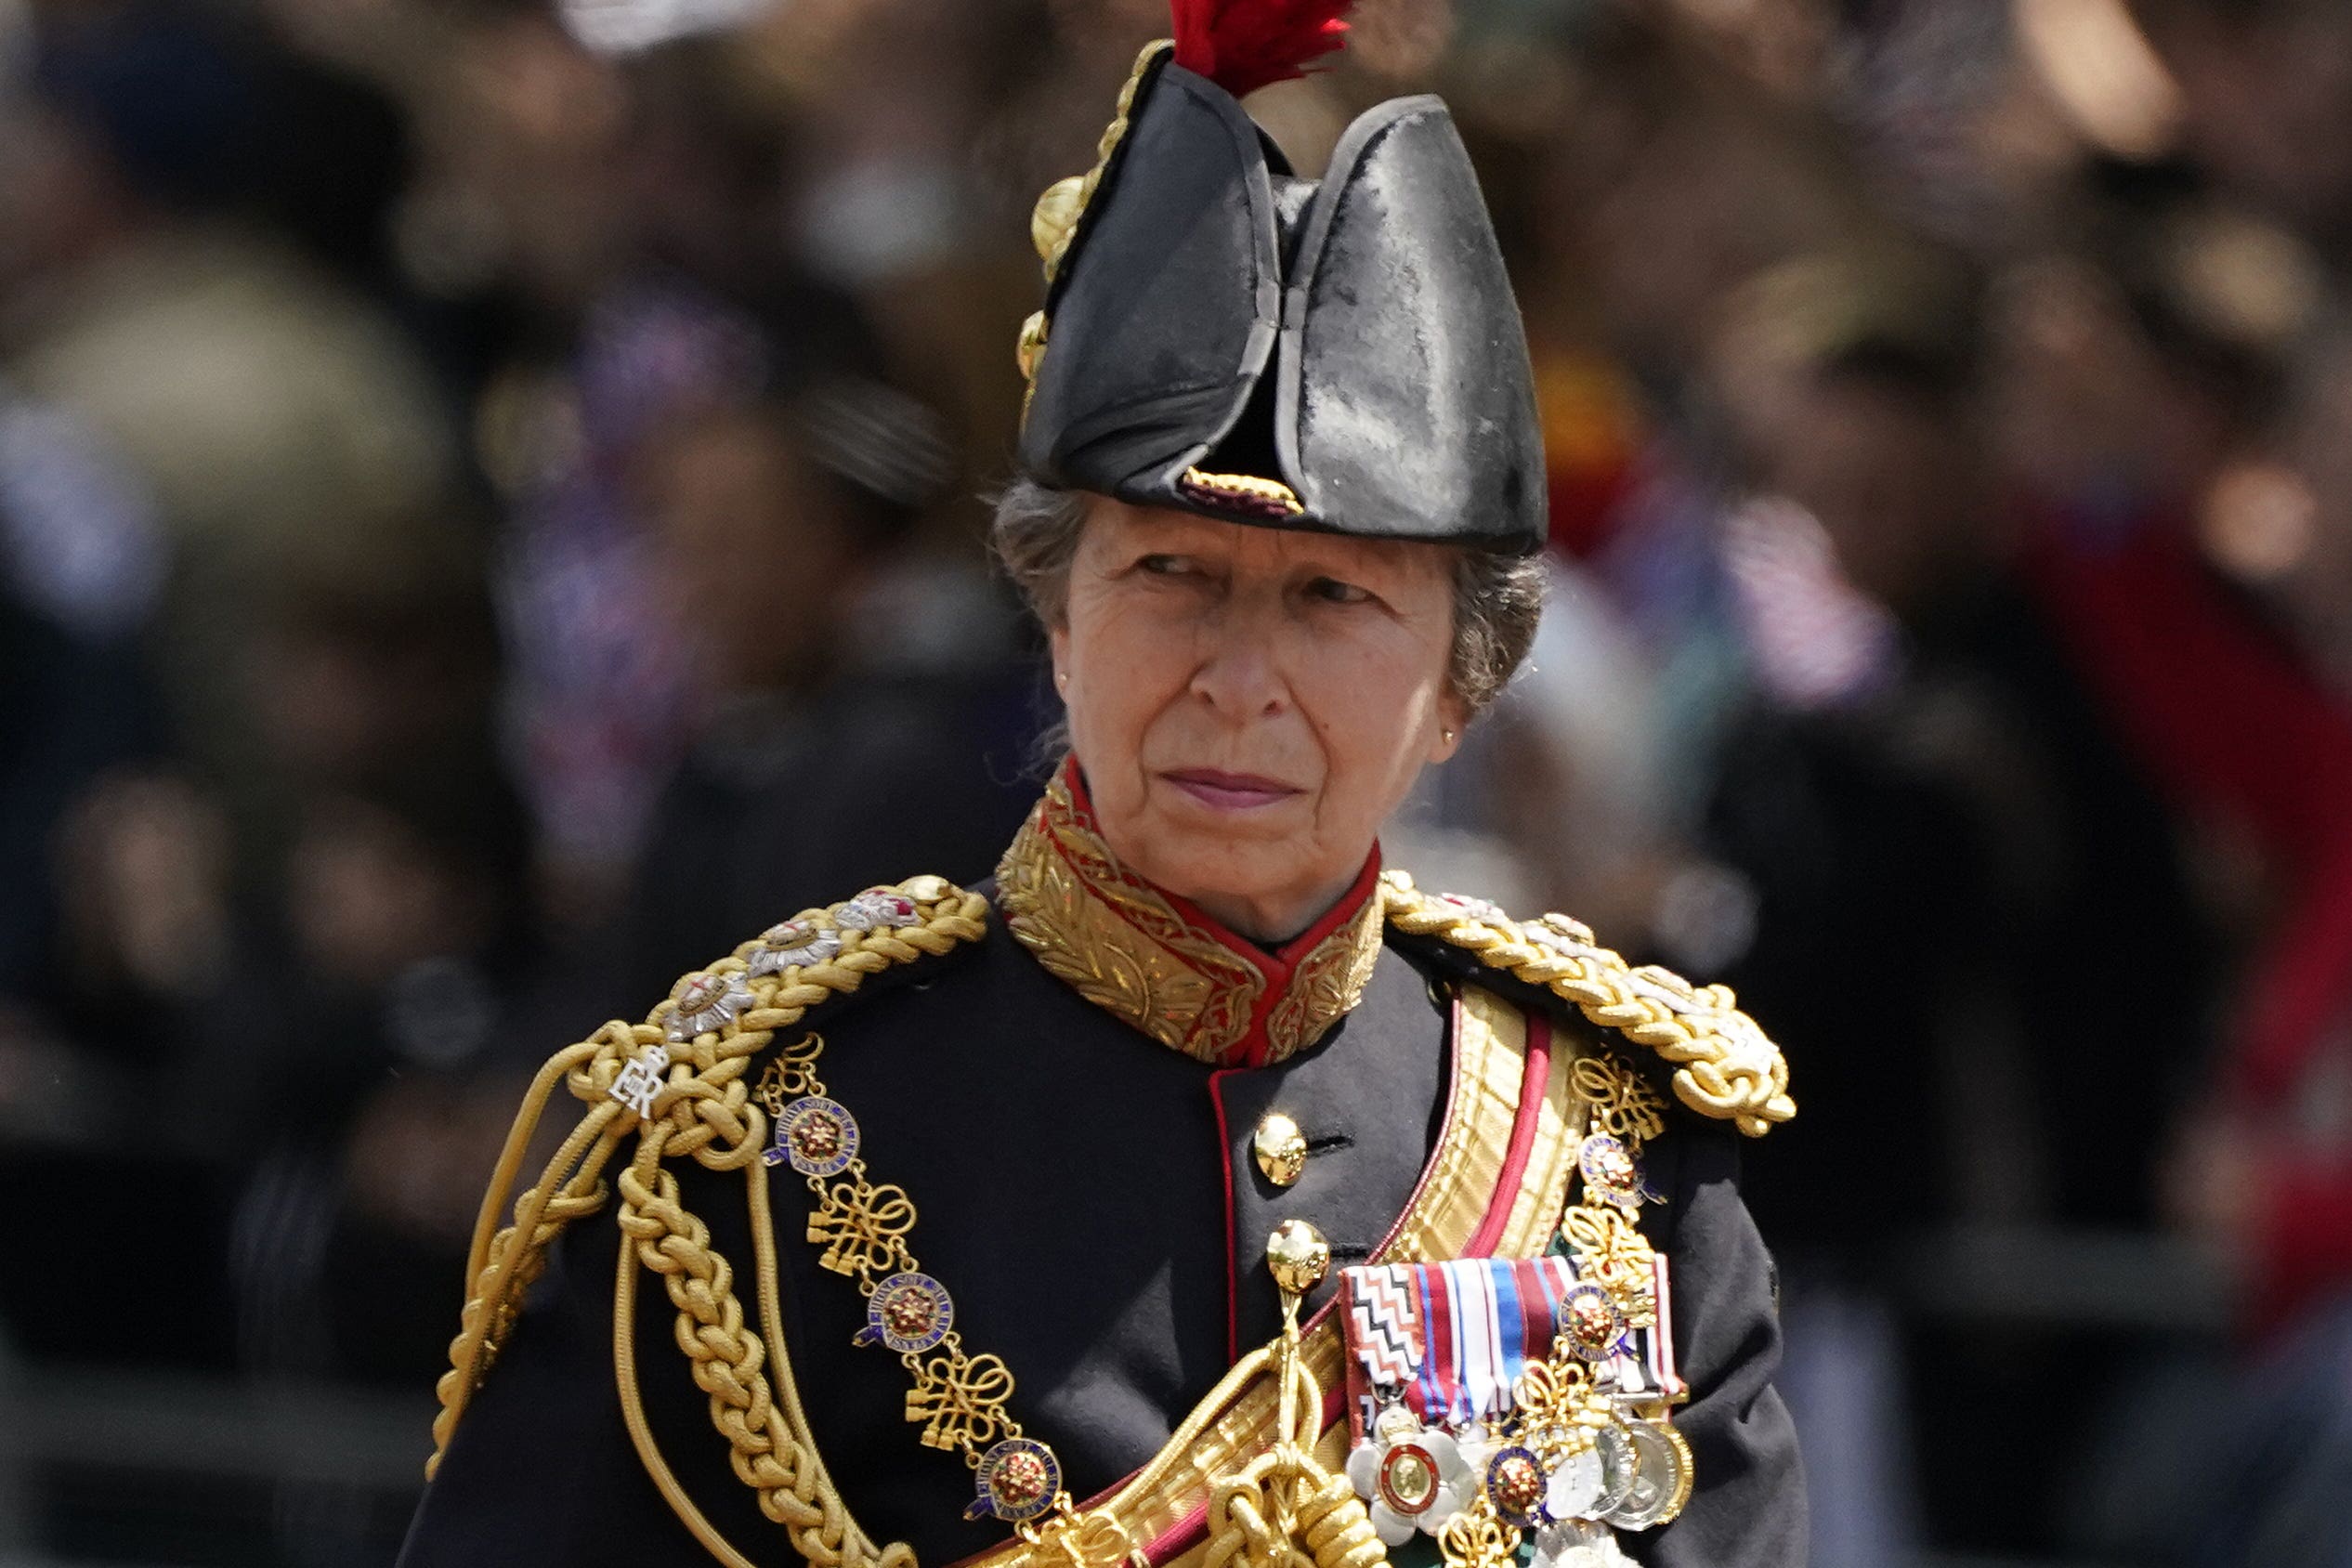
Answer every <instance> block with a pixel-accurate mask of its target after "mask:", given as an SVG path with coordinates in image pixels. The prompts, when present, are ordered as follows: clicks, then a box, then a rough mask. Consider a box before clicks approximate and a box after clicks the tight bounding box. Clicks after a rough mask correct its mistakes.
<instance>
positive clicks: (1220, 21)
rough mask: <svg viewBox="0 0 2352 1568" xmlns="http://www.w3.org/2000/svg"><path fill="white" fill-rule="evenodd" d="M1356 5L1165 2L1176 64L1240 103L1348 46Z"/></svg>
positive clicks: (1346, 1) (1298, 0) (1341, 0)
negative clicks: (1172, 24) (1351, 11)
mask: <svg viewBox="0 0 2352 1568" xmlns="http://www.w3.org/2000/svg"><path fill="white" fill-rule="evenodd" d="M1354 3H1355V0H1169V11H1170V12H1171V13H1172V14H1173V16H1174V19H1175V24H1176V30H1175V31H1176V63H1177V64H1178V65H1181V66H1183V68H1184V69H1185V70H1187V71H1190V72H1196V73H1197V74H1199V75H1202V76H1206V77H1208V78H1209V80H1210V81H1211V82H1214V83H1216V84H1217V85H1219V86H1221V87H1222V88H1224V89H1225V91H1227V92H1229V93H1231V94H1233V96H1234V97H1235V98H1240V97H1242V96H1244V95H1245V94H1248V93H1254V92H1256V91H1257V90H1258V89H1259V88H1261V87H1262V86H1264V85H1266V84H1267V83H1269V82H1287V81H1290V80H1291V79H1293V78H1294V77H1299V76H1304V75H1305V74H1306V73H1307V69H1306V68H1307V65H1308V64H1309V62H1311V61H1313V60H1316V59H1322V58H1323V57H1324V56H1325V55H1327V54H1330V53H1331V52H1332V51H1334V50H1336V49H1338V48H1339V46H1341V45H1342V44H1344V43H1345V42H1347V35H1348V24H1347V22H1346V21H1345V20H1342V19H1344V18H1345V17H1346V15H1347V13H1348V10H1349V8H1350V7H1352V6H1353V5H1354Z"/></svg>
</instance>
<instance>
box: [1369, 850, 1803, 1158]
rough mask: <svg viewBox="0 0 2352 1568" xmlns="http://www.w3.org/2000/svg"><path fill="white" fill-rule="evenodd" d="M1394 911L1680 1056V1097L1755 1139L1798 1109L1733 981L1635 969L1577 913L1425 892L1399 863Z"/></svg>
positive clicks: (1391, 892)
mask: <svg viewBox="0 0 2352 1568" xmlns="http://www.w3.org/2000/svg"><path fill="white" fill-rule="evenodd" d="M1380 882H1381V895H1382V896H1383V898H1384V900H1385V901H1386V908H1387V911H1388V918H1389V921H1391V923H1392V924H1393V925H1395V926H1396V927H1397V929H1398V930H1400V931H1404V932H1405V933H1407V934H1411V935H1415V936H1436V937H1439V938H1441V939H1442V940H1444V941H1445V942H1448V943H1450V944H1452V945H1453V946H1455V947H1460V948H1462V949H1463V950H1465V951H1467V952H1471V953H1475V954H1476V955H1477V956H1478V960H1479V961H1480V962H1481V963H1483V964H1484V965H1485V966H1486V967H1487V968H1489V969H1498V970H1501V971H1503V972H1504V973H1508V974H1509V975H1511V976H1513V977H1514V978H1516V979H1519V980H1522V981H1525V982H1526V983H1527V984H1529V985H1533V986H1540V987H1545V988H1546V989H1548V990H1549V991H1550V992H1552V994H1553V995H1555V996H1558V997H1560V998H1561V999H1562V1000H1566V1001H1570V1002H1573V1003H1575V1006H1576V1007H1577V1009H1578V1010H1579V1011H1581V1012H1582V1013H1584V1015H1585V1016H1586V1017H1587V1018H1588V1019H1590V1020H1591V1021H1592V1022H1593V1023H1595V1024H1598V1025H1600V1026H1602V1027H1604V1028H1610V1029H1614V1030H1616V1031H1617V1032H1618V1033H1619V1034H1622V1035H1624V1036H1625V1037H1626V1038H1627V1039H1630V1040H1632V1041H1633V1042H1634V1043H1636V1044H1637V1045H1644V1046H1648V1047H1649V1048H1650V1049H1651V1050H1652V1051H1654V1052H1657V1054H1658V1055H1659V1056H1661V1057H1663V1058H1665V1059H1666V1061H1668V1062H1670V1063H1673V1064H1674V1065H1675V1073H1674V1092H1675V1095H1676V1097H1677V1098H1679V1099H1680V1100H1681V1102H1682V1103H1683V1104H1686V1105H1688V1106H1690V1107H1691V1108H1692V1110H1694V1111H1697V1112H1698V1113H1699V1114H1701V1115H1702V1116H1707V1117H1715V1118H1716V1119H1717V1120H1718V1121H1730V1122H1731V1123H1733V1124H1734V1125H1736V1126H1737V1127H1738V1128H1739V1130H1741V1131H1742V1132H1744V1133H1745V1134H1746V1135H1747V1136H1749V1137H1751V1138H1761V1137H1762V1136H1764V1134H1765V1133H1766V1132H1768V1131H1770V1130H1771V1128H1772V1125H1773V1124H1774V1123H1776V1122H1784V1121H1786V1120H1788V1119H1789V1118H1790V1117H1794V1116H1795V1115H1796V1114H1797V1103H1796V1102H1795V1101H1793V1100H1791V1099H1790V1098H1789V1095H1788V1063H1787V1062H1786V1060H1784V1058H1783V1057H1782V1055H1781V1052H1780V1049H1779V1047H1777V1046H1775V1045H1774V1044H1773V1043H1772V1042H1771V1040H1770V1039H1766V1038H1765V1036H1764V1032H1763V1030H1761V1029H1759V1028H1757V1026H1756V1023H1755V1021H1754V1020H1753V1019H1751V1018H1749V1017H1748V1016H1747V1014H1745V1013H1742V1012H1740V1011H1739V1007H1738V1002H1737V1000H1736V999H1735V998H1734V997H1733V996H1732V995H1731V990H1730V988H1729V987H1723V986H1707V987H1697V986H1693V985H1692V984H1691V983H1690V982H1688V981H1686V980H1684V979H1682V978H1681V977H1680V976H1679V975H1677V974H1675V973H1671V972H1670V971H1667V970H1664V969H1659V968H1655V967H1653V966H1646V965H1645V966H1644V967H1642V968H1640V969H1636V968H1634V967H1632V966H1631V965H1629V964H1627V962H1626V961H1625V960H1624V959H1622V958H1620V957H1618V956H1617V955H1616V954H1615V953H1614V952H1611V951H1610V950H1609V949H1608V948H1606V947H1599V946H1597V945H1595V944H1594V943H1593V941H1592V940H1591V934H1590V933H1589V932H1587V931H1585V930H1584V929H1583V928H1582V927H1580V926H1577V925H1576V924H1575V922H1574V921H1567V920H1564V919H1561V918H1559V917H1553V916H1547V917H1545V919H1544V920H1543V921H1538V922H1534V923H1532V924H1522V923H1521V922H1519V921H1513V920H1511V919H1509V917H1508V916H1506V915H1504V914H1503V913H1502V912H1501V911H1500V910H1497V909H1495V908H1491V907H1489V906H1483V905H1481V904H1479V903H1477V902H1476V901H1474V900H1459V899H1451V898H1446V897H1443V896H1433V895H1429V894H1425V893H1422V892H1421V891H1420V890H1419V889H1418V888H1416V887H1415V886H1414V885H1413V879H1412V878H1410V877H1408V876H1406V875H1405V873H1404V872H1402V871H1387V872H1383V873H1382V874H1381V878H1380Z"/></svg>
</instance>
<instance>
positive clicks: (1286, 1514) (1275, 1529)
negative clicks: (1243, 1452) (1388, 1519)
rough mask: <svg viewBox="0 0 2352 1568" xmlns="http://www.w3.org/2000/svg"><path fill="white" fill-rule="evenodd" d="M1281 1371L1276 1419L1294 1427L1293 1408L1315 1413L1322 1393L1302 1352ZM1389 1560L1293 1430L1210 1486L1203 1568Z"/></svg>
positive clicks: (1351, 1491) (1356, 1508)
mask: <svg viewBox="0 0 2352 1568" xmlns="http://www.w3.org/2000/svg"><path fill="white" fill-rule="evenodd" d="M1274 1359H1275V1360H1276V1361H1277V1363H1279V1362H1281V1361H1283V1359H1284V1358H1282V1357H1281V1356H1279V1355H1276V1356H1275V1357H1274ZM1287 1371H1288V1373H1289V1376H1288V1379H1287V1385H1286V1387H1285V1389H1284V1400H1283V1405H1284V1414H1283V1418H1282V1419H1281V1421H1280V1422H1279V1424H1280V1425H1281V1426H1283V1427H1285V1428H1287V1429H1295V1428H1296V1427H1297V1426H1298V1425H1299V1423H1298V1422H1297V1421H1296V1420H1294V1419H1293V1418H1292V1412H1294V1411H1297V1412H1319V1411H1320V1410H1321V1408H1322V1405H1323V1391H1322V1390H1321V1388H1320V1387H1318V1386H1317V1384H1316V1382H1315V1379H1314V1375H1313V1373H1312V1372H1310V1371H1308V1370H1307V1366H1306V1362H1305V1359H1304V1358H1303V1357H1300V1356H1292V1357H1289V1358H1287ZM1277 1376H1280V1371H1279V1370H1278V1371H1277ZM1387 1561H1388V1548H1386V1547H1384V1546H1382V1545H1381V1544H1380V1537H1379V1534H1378V1532H1376V1531H1375V1530H1374V1529H1373V1527H1372V1518H1371V1515H1370V1513H1369V1512H1368V1511H1367V1510H1366V1509H1365V1506H1364V1500H1363V1499H1362V1498H1360V1497H1358V1496H1356V1495H1355V1488H1354V1487H1353V1486H1352V1485H1351V1484H1349V1483H1348V1481H1347V1478H1346V1477H1344V1476H1340V1475H1335V1474H1333V1473H1332V1472H1331V1471H1329V1470H1326V1469H1324V1467H1323V1466H1322V1465H1321V1464H1319V1463H1318V1462H1317V1461H1316V1460H1315V1458H1314V1457H1313V1455H1312V1454H1311V1453H1309V1452H1308V1451H1307V1450H1306V1448H1305V1447H1303V1446H1302V1445H1301V1444H1300V1442H1299V1441H1298V1440H1297V1438H1296V1436H1295V1435H1286V1436H1285V1437H1284V1438H1283V1439H1281V1440H1280V1441H1277V1442H1276V1443H1275V1444H1274V1446H1273V1447H1271V1448H1269V1449H1267V1450H1266V1451H1265V1452H1264V1453H1262V1454H1261V1455H1259V1456H1258V1457H1256V1458H1254V1459H1252V1460H1251V1461H1250V1462H1249V1463H1248V1464H1247V1465H1245V1466H1243V1467H1242V1468H1241V1469H1240V1470H1235V1471H1233V1472H1231V1473H1229V1474H1226V1475H1222V1476H1220V1477H1218V1478H1217V1480H1216V1482H1215V1483H1214V1484H1213V1485H1212V1486H1211V1487H1210V1489H1209V1541H1208V1550H1207V1553H1206V1555H1204V1556H1203V1558H1202V1559H1201V1568H1384V1565H1385V1564H1386V1563H1387Z"/></svg>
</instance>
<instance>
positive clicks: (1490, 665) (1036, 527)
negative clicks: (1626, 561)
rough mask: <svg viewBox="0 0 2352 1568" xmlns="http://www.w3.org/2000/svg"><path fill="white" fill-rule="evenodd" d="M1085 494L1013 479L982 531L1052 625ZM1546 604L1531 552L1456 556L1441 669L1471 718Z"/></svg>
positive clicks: (1064, 594)
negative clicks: (1450, 623) (1448, 651)
mask: <svg viewBox="0 0 2352 1568" xmlns="http://www.w3.org/2000/svg"><path fill="white" fill-rule="evenodd" d="M1088 500H1089V498H1088V496H1087V494H1086V493H1085V492H1084V491H1082V490H1054V489H1052V487H1050V486H1047V485H1041V484H1039V483H1038V482H1037V481H1036V480H1034V479H1030V478H1026V477H1024V478H1016V479H1014V480H1013V483H1012V484H1010V485H1008V486H1006V487H1005V490H1004V491H1003V493H1002V494H1000V495H999V496H998V497H997V502H996V521H995V522H994V523H993V524H991V525H990V527H989V529H988V543H989V547H990V548H991V549H993V550H994V551H995V552H996V557H997V561H998V564H1000V566H1002V567H1003V568H1004V572H1005V575H1006V576H1008V577H1010V578H1011V579H1012V580H1013V586H1014V587H1016V588H1018V589H1019V590H1020V591H1021V597H1022V598H1023V599H1024V600H1025V601H1026V603H1027V604H1028V607H1029V612H1030V613H1031V614H1033V615H1035V616H1036V617H1037V618H1038V620H1039V621H1041V622H1043V623H1044V624H1045V625H1046V626H1048V627H1049V628H1050V627H1057V626H1060V625H1061V624H1062V622H1063V619H1064V617H1065V615H1066V614H1067V613H1068V610H1069V595H1070V563H1071V561H1072V560H1073V559H1074V558H1076V556H1077V555H1078V534H1079V532H1080V531H1081V530H1082V529H1084V528H1085V526H1086V512H1087V503H1088ZM1543 609H1544V567H1543V560H1542V558H1541V557H1540V556H1536V555H1496V554H1495V553H1494V552H1492V551H1488V550H1470V549H1465V550H1460V551H1457V553H1456V555H1455V560H1454V650H1453V655H1452V658H1451V660H1449V662H1448V668H1447V674H1448V676H1449V678H1450V680H1451V682H1452V685H1453V688H1454V695H1455V696H1456V697H1457V698H1458V699H1460V700H1461V703H1462V706H1463V707H1464V708H1465V709H1467V710H1468V711H1469V712H1470V715H1471V716H1472V717H1475V716H1476V715H1478V714H1479V713H1481V712H1484V711H1485V709H1486V708H1487V706H1488V705H1489V704H1490V703H1492V702H1493V701H1494V700H1495V699H1496V698H1497V697H1500V696H1501V695H1502V693H1503V688H1504V687H1505V686H1509V684H1510V678H1511V676H1512V675H1513V674H1515V673H1517V672H1518V670H1519V666H1520V665H1521V664H1522V662H1523V661H1524V660H1526V658H1527V649H1528V647H1530V646H1531V645H1532V644H1533V643H1534V642H1535V622H1536V621H1537V620H1538V619H1540V618H1541V617H1542V615H1543Z"/></svg>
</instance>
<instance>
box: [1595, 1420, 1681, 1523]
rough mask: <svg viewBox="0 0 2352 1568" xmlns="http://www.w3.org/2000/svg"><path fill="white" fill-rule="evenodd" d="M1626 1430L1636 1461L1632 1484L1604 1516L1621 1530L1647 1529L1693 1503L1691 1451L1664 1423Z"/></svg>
mask: <svg viewBox="0 0 2352 1568" xmlns="http://www.w3.org/2000/svg"><path fill="white" fill-rule="evenodd" d="M1627 1431H1628V1432H1629V1433H1630V1435H1631V1440H1632V1448H1633V1452H1634V1456H1635V1460H1636V1463H1635V1465H1634V1476H1633V1485H1632V1487H1631V1488H1630V1489H1629V1490H1628V1491H1627V1494H1626V1496H1625V1498H1624V1500H1623V1501H1621V1502H1620V1503H1618V1505H1617V1506H1616V1507H1615V1508H1614V1509H1611V1510H1610V1511H1609V1512H1608V1513H1607V1514H1606V1515H1604V1517H1605V1518H1606V1519H1607V1520H1608V1522H1610V1523H1611V1524H1614V1525H1615V1526H1616V1527H1617V1528H1618V1529H1620V1530H1647V1529H1650V1528H1652V1527H1653V1526H1654V1525H1659V1524H1664V1523H1666V1522H1667V1521H1668V1520H1671V1519H1672V1518H1674V1516H1675V1515H1677V1514H1679V1513H1680V1512H1681V1511H1682V1505H1683V1504H1684V1503H1686V1502H1688V1501H1689V1500H1690V1497H1691V1450H1690V1446H1689V1445H1688V1444H1685V1443H1684V1442H1683V1441H1682V1437H1681V1434H1680V1433H1679V1432H1677V1431H1674V1429H1672V1428H1671V1427H1668V1426H1667V1425H1666V1424H1665V1423H1664V1422H1662V1421H1635V1422H1633V1423H1632V1424H1631V1426H1630V1427H1629V1428H1627Z"/></svg>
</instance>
